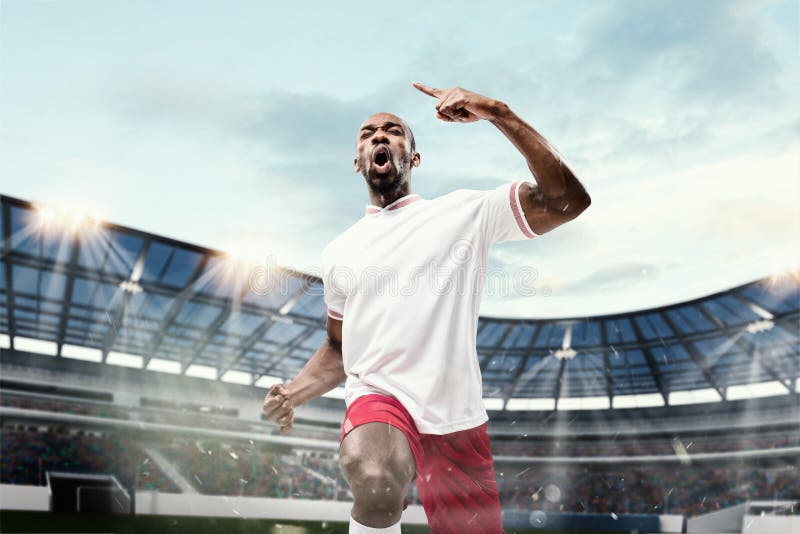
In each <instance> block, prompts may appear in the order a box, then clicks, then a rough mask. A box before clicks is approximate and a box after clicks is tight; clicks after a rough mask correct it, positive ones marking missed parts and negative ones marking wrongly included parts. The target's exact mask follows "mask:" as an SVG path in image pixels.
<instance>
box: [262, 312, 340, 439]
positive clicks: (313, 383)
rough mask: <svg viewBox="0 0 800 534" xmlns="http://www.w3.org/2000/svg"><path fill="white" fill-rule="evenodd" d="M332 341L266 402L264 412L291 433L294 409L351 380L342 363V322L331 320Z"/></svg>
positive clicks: (274, 389)
mask: <svg viewBox="0 0 800 534" xmlns="http://www.w3.org/2000/svg"><path fill="white" fill-rule="evenodd" d="M327 331H328V337H327V338H326V339H325V341H323V342H322V345H321V346H320V347H319V349H317V352H315V353H314V354H313V355H312V356H311V358H310V359H309V360H308V362H306V364H305V366H304V367H303V368H302V369H301V370H300V372H299V373H298V374H297V376H296V377H295V379H294V380H292V381H291V382H290V383H289V384H275V385H273V386H272V387H270V388H269V391H268V392H267V396H266V397H265V398H264V406H263V411H264V414H265V415H266V416H267V418H268V419H269V420H270V421H273V422H275V423H278V424H279V425H280V426H281V433H282V434H285V433H287V432H288V431H289V430H290V429H291V427H292V422H293V421H294V408H296V407H297V406H300V405H301V404H303V403H305V402H308V401H310V400H312V399H315V398H317V397H319V396H320V395H322V394H323V393H327V392H328V391H330V390H332V389H333V388H335V387H336V386H338V385H339V384H341V383H342V381H343V380H344V379H345V378H346V377H347V375H346V374H345V372H344V365H343V363H342V321H339V320H337V319H333V318H331V317H330V316H329V317H328V322H327Z"/></svg>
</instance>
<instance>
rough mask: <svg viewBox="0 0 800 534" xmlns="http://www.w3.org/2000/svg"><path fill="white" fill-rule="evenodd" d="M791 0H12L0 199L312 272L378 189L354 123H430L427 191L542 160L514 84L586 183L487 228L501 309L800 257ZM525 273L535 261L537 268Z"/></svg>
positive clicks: (685, 283)
mask: <svg viewBox="0 0 800 534" xmlns="http://www.w3.org/2000/svg"><path fill="white" fill-rule="evenodd" d="M798 25H800V2H798V1H797V0H794V1H766V0H765V1H748V2H741V1H724V2H717V1H713V0H705V1H703V2H694V1H689V0H684V1H670V2H668V1H661V2H652V1H633V0H631V1H607V0H592V1H563V0H558V1H517V2H493V3H489V2H464V1H459V2H435V3H433V2H431V3H428V2H404V3H397V4H392V5H390V4H371V3H356V2H347V3H334V2H303V3H299V4H297V5H295V6H291V5H289V3H288V2H280V3H268V2H260V1H254V2H246V1H235V2H222V1H213V2H202V1H197V0H193V1H187V2H182V1H174V0H173V1H169V2H148V1H135V2H134V1H123V0H113V1H93V2H90V1H80V0H70V1H66V0H58V1H46V0H35V1H8V0H2V1H0V193H2V194H5V195H10V196H13V197H17V198H21V199H24V200H30V201H34V202H38V203H45V204H51V205H55V206H70V207H77V208H79V209H80V210H83V211H85V212H87V213H90V214H92V215H95V216H97V217H101V218H103V219H104V220H108V221H111V222H113V223H116V224H121V225H125V226H130V227H133V228H137V229H140V230H144V231H148V232H152V233H155V234H158V235H164V236H168V237H172V238H175V239H179V240H183V241H188V242H190V243H195V244H198V245H202V246H207V247H211V248H214V249H219V250H223V251H230V252H234V253H240V254H246V255H248V256H251V257H259V258H261V257H265V258H266V257H270V258H272V259H273V260H274V261H275V262H276V263H277V264H279V265H283V266H287V267H292V268H295V269H299V270H301V271H306V272H311V273H317V274H318V273H319V269H320V263H321V258H320V254H321V251H322V249H323V248H324V246H325V245H326V244H327V243H328V242H330V241H331V240H332V239H334V238H335V237H336V236H337V235H339V234H340V233H341V232H343V231H344V230H345V229H347V228H348V227H349V226H350V225H352V224H353V223H354V222H355V221H356V220H358V219H359V218H360V217H361V216H362V215H363V213H364V205H365V204H367V203H368V202H369V198H368V196H367V192H366V191H367V190H366V186H365V184H364V180H363V178H362V177H361V176H360V175H358V174H355V173H354V171H353V167H352V158H353V155H354V151H355V137H356V131H357V128H358V125H359V124H360V123H361V121H362V120H363V119H364V118H365V117H366V116H367V115H369V114H371V113H374V112H376V111H389V112H392V113H396V114H398V115H400V116H402V117H404V118H405V119H406V120H407V122H408V123H409V124H410V125H411V127H412V129H413V130H414V134H415V137H416V141H417V149H418V150H419V152H420V153H421V154H422V165H421V166H420V167H419V168H418V169H415V170H414V173H413V177H412V187H413V191H414V192H415V193H419V194H420V195H422V196H423V197H424V198H435V197H437V196H440V195H443V194H446V193H449V192H451V191H454V190H456V189H462V188H468V189H490V188H494V187H496V186H497V185H499V184H502V183H505V182H508V181H512V180H519V179H531V178H532V176H531V174H530V172H529V171H528V168H527V166H526V164H525V161H524V159H523V158H522V156H521V155H520V154H519V153H518V152H517V151H516V149H514V147H513V146H512V145H511V144H510V143H509V142H508V141H507V140H506V139H505V138H504V137H503V135H502V134H501V133H500V132H499V131H497V130H496V129H495V128H494V127H493V126H492V125H491V124H490V123H487V122H482V123H476V124H450V123H444V122H442V121H438V120H436V118H435V110H434V108H433V105H434V103H435V101H434V100H433V99H431V98H430V97H427V96H426V95H423V94H421V93H419V92H418V91H416V90H415V89H413V88H412V87H411V82H412V81H414V80H416V81H420V82H422V83H425V84H427V85H430V86H435V87H444V88H447V87H453V86H461V87H464V88H467V89H469V90H473V91H476V92H478V93H481V94H485V95H487V96H490V97H492V98H496V99H498V100H501V101H503V102H505V103H507V104H508V105H509V106H510V107H511V109H512V110H513V111H514V112H515V113H517V114H518V115H519V116H520V117H522V118H523V119H524V120H526V121H527V122H528V123H530V124H531V125H532V126H533V127H534V128H536V129H537V131H539V132H540V133H541V134H542V135H543V136H544V137H545V138H547V139H548V141H549V142H550V143H551V144H552V145H553V146H555V147H556V148H557V150H558V152H559V153H560V154H561V155H562V157H563V158H564V160H565V161H566V163H567V164H568V166H569V167H570V169H571V170H572V171H573V172H574V173H575V175H576V176H577V177H578V178H579V179H580V181H581V182H582V183H583V184H584V186H585V187H586V189H587V190H588V192H589V193H590V195H591V197H592V205H591V207H590V208H589V209H588V210H587V211H586V212H584V213H583V214H582V215H581V216H580V217H579V218H578V219H576V220H574V221H572V222H570V223H568V224H565V225H563V226H562V227H560V228H558V229H556V230H554V231H552V232H549V233H547V234H545V235H543V236H541V237H539V238H537V239H535V240H532V241H521V242H513V243H503V244H498V245H494V246H493V247H492V250H491V255H490V264H489V267H490V273H495V274H496V273H505V274H508V273H512V272H516V271H515V269H523V268H524V269H528V270H530V269H531V268H532V269H534V270H535V273H536V278H535V281H534V284H533V285H534V288H535V289H536V292H535V294H534V295H530V294H527V295H521V294H517V293H515V292H514V291H513V290H509V291H505V292H501V291H495V292H487V294H486V295H485V296H484V299H483V304H482V307H481V314H482V315H484V316H492V317H532V318H545V317H582V316H588V315H598V314H607V313H618V312H626V311H632V310H639V309H645V308H651V307H655V306H661V305H666V304H672V303H675V302H681V301H685V300H689V299H693V298H697V297H700V296H703V295H707V294H710V293H714V292H717V291H721V290H725V289H728V288H730V287H734V286H737V285H740V284H743V283H747V282H750V281H753V280H755V279H758V278H762V277H765V276H769V275H772V274H775V273H776V272H779V271H781V270H785V269H787V268H793V267H796V266H797V265H798V264H799V261H800V256H799V255H798V251H800V208H799V207H798V206H800V150H799V149H800V135H799V134H800V105H799V103H800V100H799V99H798V96H800V95H798V87H800V34H799V32H798ZM526 272H530V271H526Z"/></svg>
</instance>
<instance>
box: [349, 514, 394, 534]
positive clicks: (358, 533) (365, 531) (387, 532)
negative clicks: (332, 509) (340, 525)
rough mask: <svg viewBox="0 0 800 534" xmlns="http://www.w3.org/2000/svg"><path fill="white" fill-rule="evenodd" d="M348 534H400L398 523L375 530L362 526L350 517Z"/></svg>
mask: <svg viewBox="0 0 800 534" xmlns="http://www.w3.org/2000/svg"><path fill="white" fill-rule="evenodd" d="M349 532H350V534H400V521H398V522H397V523H395V524H394V525H391V526H389V527H385V528H375V527H368V526H366V525H362V524H361V523H359V522H358V521H356V520H355V519H353V516H350V530H349Z"/></svg>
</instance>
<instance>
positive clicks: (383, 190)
mask: <svg viewBox="0 0 800 534" xmlns="http://www.w3.org/2000/svg"><path fill="white" fill-rule="evenodd" d="M409 161H410V159H409V158H408V156H407V155H406V154H403V155H402V156H401V157H400V161H399V162H397V163H399V165H394V180H392V181H391V182H386V181H383V180H381V181H380V182H378V183H375V182H373V181H372V180H371V178H372V177H373V176H376V174H374V173H373V174H370V173H369V171H367V170H366V169H367V166H366V165H362V166H361V168H362V169H363V170H362V171H361V174H362V175H363V176H364V179H365V180H366V182H367V186H368V187H369V188H370V189H371V190H372V191H373V192H375V193H376V194H378V195H387V194H390V193H394V192H395V191H397V190H398V189H400V188H401V187H402V186H403V184H405V183H406V174H407V169H408V164H409ZM371 167H372V166H371V164H370V168H371Z"/></svg>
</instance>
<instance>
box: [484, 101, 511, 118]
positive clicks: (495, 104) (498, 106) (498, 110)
mask: <svg viewBox="0 0 800 534" xmlns="http://www.w3.org/2000/svg"><path fill="white" fill-rule="evenodd" d="M489 110H490V112H489V117H488V120H489V122H492V123H497V122H500V121H503V120H505V119H507V118H508V117H509V116H511V115H512V114H513V113H512V112H511V108H509V107H508V104H506V103H505V102H501V101H500V100H494V99H492V100H491V102H490V104H489Z"/></svg>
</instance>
